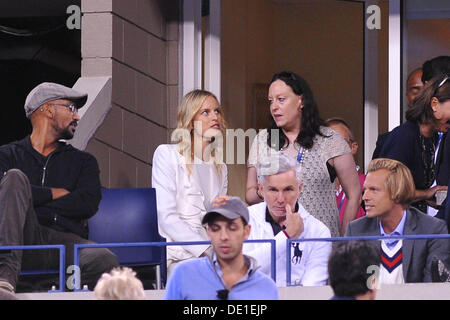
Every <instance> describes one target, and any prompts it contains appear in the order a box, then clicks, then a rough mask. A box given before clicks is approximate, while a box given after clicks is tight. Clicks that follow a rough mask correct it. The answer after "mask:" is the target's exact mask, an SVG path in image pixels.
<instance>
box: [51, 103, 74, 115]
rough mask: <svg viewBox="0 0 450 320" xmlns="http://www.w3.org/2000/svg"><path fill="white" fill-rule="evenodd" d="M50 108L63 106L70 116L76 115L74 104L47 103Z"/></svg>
mask: <svg viewBox="0 0 450 320" xmlns="http://www.w3.org/2000/svg"><path fill="white" fill-rule="evenodd" d="M49 104H50V105H52V106H63V107H66V108H68V109H69V111H70V112H71V113H72V114H77V113H78V108H77V106H76V105H75V104H74V103H49Z"/></svg>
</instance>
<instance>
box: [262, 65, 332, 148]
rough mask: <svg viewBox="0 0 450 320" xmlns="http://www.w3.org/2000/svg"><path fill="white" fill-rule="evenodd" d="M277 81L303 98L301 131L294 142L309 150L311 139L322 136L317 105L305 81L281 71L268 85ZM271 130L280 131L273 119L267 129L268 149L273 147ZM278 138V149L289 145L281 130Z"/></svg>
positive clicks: (290, 73) (288, 72) (321, 124)
mask: <svg viewBox="0 0 450 320" xmlns="http://www.w3.org/2000/svg"><path fill="white" fill-rule="evenodd" d="M277 80H281V81H283V82H284V83H286V84H287V85H288V86H289V87H291V89H292V91H294V93H295V94H296V95H299V96H300V95H301V96H302V97H303V109H302V118H301V119H302V120H301V129H300V132H299V134H298V136H297V139H296V142H297V143H298V144H299V145H301V146H302V147H304V148H306V149H310V148H312V146H313V144H314V141H313V139H314V137H315V136H316V135H321V136H324V135H323V134H322V133H321V132H320V126H323V125H324V121H323V120H322V119H321V118H320V116H319V109H318V108H317V104H316V101H315V100H314V96H313V93H312V91H311V88H310V87H309V85H308V83H307V82H306V80H305V79H303V78H302V77H300V76H299V75H298V74H296V73H294V72H291V71H282V72H279V73H275V74H274V75H273V77H272V80H271V81H270V83H271V84H272V83H273V82H275V81H277ZM272 129H278V130H279V129H280V128H279V127H278V126H277V125H276V123H275V120H274V119H273V117H272V119H271V125H270V126H269V128H267V131H268V136H267V145H268V146H269V147H273V146H272V145H271V131H272ZM279 137H280V138H279V143H280V144H279V149H281V148H282V147H283V146H284V145H285V144H286V143H287V145H289V140H288V139H287V137H286V135H285V134H284V132H283V130H279Z"/></svg>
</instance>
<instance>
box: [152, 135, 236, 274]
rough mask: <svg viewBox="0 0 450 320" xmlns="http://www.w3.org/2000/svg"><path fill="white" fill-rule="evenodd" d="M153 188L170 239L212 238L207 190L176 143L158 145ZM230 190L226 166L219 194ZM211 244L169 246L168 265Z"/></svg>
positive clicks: (162, 227) (162, 228)
mask: <svg viewBox="0 0 450 320" xmlns="http://www.w3.org/2000/svg"><path fill="white" fill-rule="evenodd" d="M152 187H153V188H155V189H156V204H157V212H158V229H159V233H160V235H161V236H163V237H164V238H166V240H167V242H175V241H176V242H178V241H205V240H208V236H207V234H206V230H205V228H204V227H203V226H202V224H201V220H202V218H203V216H204V215H205V214H206V209H207V208H206V207H205V204H204V199H205V197H204V195H203V191H202V190H201V188H200V187H199V185H198V184H197V183H196V181H195V179H191V177H190V176H189V175H188V171H187V168H186V164H185V159H184V157H183V156H182V155H181V154H180V153H179V152H178V151H177V145H176V144H163V145H160V146H158V148H157V149H156V150H155V153H154V154H153V166H152ZM226 193H227V167H226V165H225V164H224V165H222V176H221V189H220V194H219V195H225V194H226ZM207 248H208V246H207V245H201V246H200V245H191V246H182V247H181V246H167V260H168V266H169V265H170V264H171V263H172V262H178V261H181V260H186V259H189V258H193V257H199V256H200V255H201V254H202V253H203V252H204V251H205V250H206V249H207Z"/></svg>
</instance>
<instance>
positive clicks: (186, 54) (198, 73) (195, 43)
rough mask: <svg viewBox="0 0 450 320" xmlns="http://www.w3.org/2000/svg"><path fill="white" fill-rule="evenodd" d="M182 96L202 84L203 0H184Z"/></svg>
mask: <svg viewBox="0 0 450 320" xmlns="http://www.w3.org/2000/svg"><path fill="white" fill-rule="evenodd" d="M182 34H183V44H182V45H183V66H182V70H183V72H182V83H181V86H182V88H183V89H182V96H184V95H185V94H186V93H188V92H189V91H191V90H193V89H199V88H201V85H202V1H201V0H184V1H183V30H182Z"/></svg>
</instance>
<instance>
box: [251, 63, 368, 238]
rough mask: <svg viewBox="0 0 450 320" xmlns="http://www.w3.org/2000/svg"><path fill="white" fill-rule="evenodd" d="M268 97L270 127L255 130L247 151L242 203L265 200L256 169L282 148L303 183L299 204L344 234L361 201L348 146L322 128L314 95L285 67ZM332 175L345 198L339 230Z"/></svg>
mask: <svg viewBox="0 0 450 320" xmlns="http://www.w3.org/2000/svg"><path fill="white" fill-rule="evenodd" d="M268 99H269V105H270V113H271V115H272V125H271V126H270V127H269V128H267V129H265V130H261V131H260V132H259V134H258V135H257V137H256V139H255V140H254V141H253V144H252V147H251V149H250V153H249V157H248V171H247V189H246V200H247V202H248V203H249V204H254V203H258V202H261V201H262V200H264V199H263V198H262V197H261V196H260V193H259V189H258V183H257V168H258V170H264V167H267V166H268V165H269V166H271V165H273V164H270V163H268V162H267V161H265V160H267V159H269V158H270V154H271V153H273V152H275V153H276V152H282V153H284V154H286V155H289V156H292V157H294V158H296V159H297V161H298V162H299V163H300V164H301V167H302V168H301V170H302V181H303V183H304V185H303V191H302V193H301V195H300V198H299V202H300V203H301V204H302V205H303V207H304V208H305V209H306V210H307V211H308V212H309V213H310V214H312V215H313V216H315V217H316V218H318V219H319V220H321V221H322V222H323V223H325V225H326V226H327V227H328V228H329V229H330V232H331V235H332V236H339V235H343V234H344V233H345V229H346V227H347V224H348V222H349V221H351V220H353V219H354V218H355V217H356V212H357V211H358V208H359V205H360V203H361V190H360V187H359V179H358V175H357V173H356V170H355V167H356V165H355V161H354V159H353V156H352V154H351V150H350V147H349V146H348V144H347V143H346V141H345V140H344V138H343V137H342V136H341V135H340V134H338V133H337V132H336V131H334V130H332V129H330V128H328V127H325V126H324V122H323V120H322V119H321V118H320V116H319V111H318V108H317V105H316V103H315V101H314V96H313V93H312V91H311V89H310V87H309V85H308V83H307V82H306V81H305V80H304V79H303V78H302V77H300V76H299V75H297V74H295V73H293V72H289V71H283V72H280V73H276V74H275V75H274V76H273V77H272V80H271V82H270V87H269V93H268ZM266 169H267V168H266ZM336 177H338V178H339V181H341V184H342V187H343V189H344V191H345V194H346V196H347V197H348V205H347V207H346V210H345V213H344V218H343V224H342V227H341V228H340V227H339V226H340V223H339V213H338V208H337V205H336V199H335V191H334V184H333V182H334V179H335V178H336ZM280 191H281V192H283V190H280ZM274 192H275V190H274ZM280 206H283V204H282V203H280Z"/></svg>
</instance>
